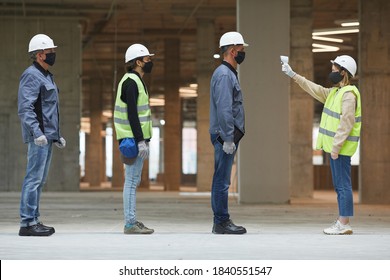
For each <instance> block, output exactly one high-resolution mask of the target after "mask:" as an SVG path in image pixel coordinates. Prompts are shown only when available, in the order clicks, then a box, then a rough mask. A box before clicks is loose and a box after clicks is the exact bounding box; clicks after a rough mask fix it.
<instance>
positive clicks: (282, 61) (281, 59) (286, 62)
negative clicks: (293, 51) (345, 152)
mask: <svg viewBox="0 0 390 280" xmlns="http://www.w3.org/2000/svg"><path fill="white" fill-rule="evenodd" d="M280 62H281V63H282V64H288V56H285V55H281V56H280Z"/></svg>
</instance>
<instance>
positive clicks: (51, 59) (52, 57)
mask: <svg viewBox="0 0 390 280" xmlns="http://www.w3.org/2000/svg"><path fill="white" fill-rule="evenodd" d="M44 62H46V63H47V64H49V65H50V66H53V65H54V62H56V53H47V54H46V59H45V60H44Z"/></svg>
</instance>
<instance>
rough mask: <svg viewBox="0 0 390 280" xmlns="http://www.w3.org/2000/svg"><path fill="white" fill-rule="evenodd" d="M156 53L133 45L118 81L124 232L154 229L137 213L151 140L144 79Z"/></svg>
mask: <svg viewBox="0 0 390 280" xmlns="http://www.w3.org/2000/svg"><path fill="white" fill-rule="evenodd" d="M153 55H154V54H151V53H149V50H148V49H147V48H146V47H145V46H143V45H141V44H133V45H131V46H130V47H129V48H128V49H127V51H126V54H125V67H126V73H125V74H124V76H123V78H122V79H121V81H120V82H119V85H118V90H117V95H116V101H115V110H114V125H115V132H116V138H117V140H119V149H120V153H121V159H122V161H123V163H124V164H125V183H124V187H123V211H124V218H125V226H124V233H125V234H152V233H153V232H154V230H153V229H150V228H148V227H146V226H145V225H144V224H143V223H142V222H140V221H138V220H137V216H136V190H137V187H138V186H139V184H140V182H141V175H142V168H143V164H144V161H145V160H146V159H147V158H148V156H149V141H150V139H151V138H152V119H151V110H150V106H149V93H148V90H147V88H146V85H145V83H144V81H143V80H142V78H143V76H144V74H145V73H150V72H151V71H152V68H153V62H152V60H151V57H152V56H153Z"/></svg>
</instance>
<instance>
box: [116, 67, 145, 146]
mask: <svg viewBox="0 0 390 280" xmlns="http://www.w3.org/2000/svg"><path fill="white" fill-rule="evenodd" d="M128 78H130V79H132V80H134V81H135V82H136V84H137V87H138V93H139V94H138V100H137V111H138V118H139V121H140V124H141V129H142V133H143V136H144V139H150V138H152V118H151V115H152V114H151V110H150V106H149V95H148V92H147V90H146V88H145V87H144V85H143V83H142V81H141V79H140V78H139V77H138V76H137V75H136V74H134V73H126V74H125V75H124V76H123V78H122V79H121V81H120V82H119V85H118V90H117V93H116V100H115V109H114V126H115V132H116V138H117V139H118V140H119V139H123V138H134V134H133V131H132V130H131V126H130V123H129V118H128V115H127V104H126V103H125V102H123V101H122V99H121V94H122V84H123V82H124V81H125V80H127V79H128Z"/></svg>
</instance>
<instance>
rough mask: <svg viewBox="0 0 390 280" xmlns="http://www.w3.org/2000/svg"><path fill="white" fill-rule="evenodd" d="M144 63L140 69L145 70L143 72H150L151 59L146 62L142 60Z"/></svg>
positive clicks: (151, 66)
mask: <svg viewBox="0 0 390 280" xmlns="http://www.w3.org/2000/svg"><path fill="white" fill-rule="evenodd" d="M144 63H145V65H144V67H142V70H143V71H144V72H145V73H150V72H152V68H153V61H148V62H144Z"/></svg>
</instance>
